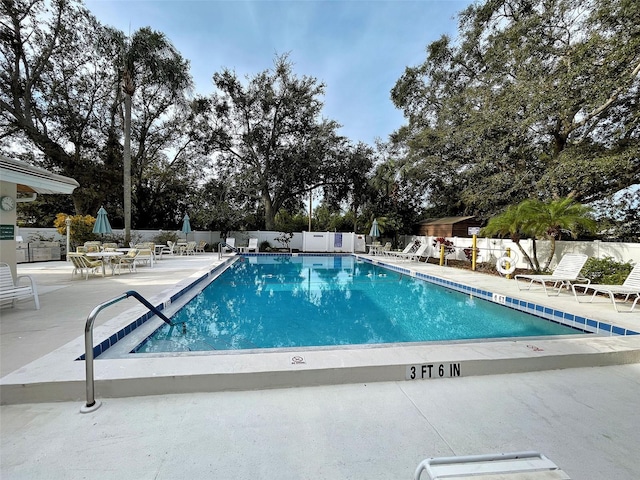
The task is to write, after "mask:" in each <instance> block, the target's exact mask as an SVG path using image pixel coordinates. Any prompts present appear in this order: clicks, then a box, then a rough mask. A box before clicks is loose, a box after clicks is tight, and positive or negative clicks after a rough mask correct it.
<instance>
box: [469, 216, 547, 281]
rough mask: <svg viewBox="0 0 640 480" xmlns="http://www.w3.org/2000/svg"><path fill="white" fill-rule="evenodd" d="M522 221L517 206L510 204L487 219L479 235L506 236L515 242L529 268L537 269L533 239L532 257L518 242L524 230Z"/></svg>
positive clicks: (538, 265) (538, 266) (538, 268)
mask: <svg viewBox="0 0 640 480" xmlns="http://www.w3.org/2000/svg"><path fill="white" fill-rule="evenodd" d="M524 222H525V219H524V218H523V217H522V215H521V213H520V211H519V208H518V207H517V206H515V205H510V206H509V207H507V209H506V210H505V211H504V212H502V213H501V214H500V215H496V216H494V217H491V218H490V219H489V222H488V223H487V225H486V227H484V228H483V229H482V231H481V235H488V236H493V235H497V236H499V237H501V238H504V237H506V236H508V237H509V239H510V240H511V241H512V242H513V243H515V244H516V246H517V247H518V250H520V253H521V254H522V257H523V258H524V259H525V260H526V261H527V263H528V264H529V266H530V267H531V269H532V270H535V271H539V270H540V264H539V263H538V257H537V255H536V244H535V239H534V241H533V257H531V256H529V254H528V253H527V252H526V250H525V249H524V248H523V247H522V244H521V243H520V241H521V240H522V235H523V233H524V230H525V229H524Z"/></svg>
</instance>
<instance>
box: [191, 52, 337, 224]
mask: <svg viewBox="0 0 640 480" xmlns="http://www.w3.org/2000/svg"><path fill="white" fill-rule="evenodd" d="M213 81H214V83H215V86H216V93H215V94H214V95H213V96H212V97H211V98H210V99H209V101H208V102H207V106H208V108H209V111H208V112H207V111H206V110H205V109H204V108H203V110H202V112H201V116H200V117H201V120H200V123H201V125H203V128H206V129H207V131H206V136H207V138H208V148H209V149H211V150H212V151H214V152H216V153H217V162H218V166H219V168H220V172H221V173H222V175H223V176H224V177H225V178H233V179H235V180H234V181H235V182H237V183H241V184H242V185H243V187H244V188H243V190H244V191H246V192H250V194H251V195H252V196H253V197H255V198H257V199H259V201H260V203H261V206H262V208H263V215H264V226H265V228H266V229H267V230H273V229H274V228H275V216H276V214H277V213H278V212H279V211H280V209H281V208H282V207H284V206H285V205H286V204H287V203H288V202H291V201H296V200H299V199H300V198H301V197H303V196H304V195H305V194H306V193H307V192H308V191H309V189H310V188H314V187H317V186H320V185H323V184H326V183H328V182H330V181H331V180H332V179H333V178H334V177H336V174H339V172H340V171H341V170H342V169H341V168H339V167H337V166H338V165H341V164H342V163H343V162H344V159H345V155H342V153H343V152H344V151H345V150H346V148H345V139H343V138H341V137H339V136H338V135H337V129H338V124H337V123H336V122H333V121H329V120H325V119H323V118H322V117H321V109H322V106H323V104H322V101H321V97H322V95H324V90H325V86H324V84H322V83H320V82H318V81H317V80H316V79H315V78H312V77H307V76H302V77H299V76H297V75H295V74H294V72H293V65H292V63H291V61H290V60H289V59H288V57H287V55H282V56H277V57H276V58H275V61H274V67H273V69H269V70H265V71H263V72H261V73H258V74H256V75H254V76H253V77H250V78H249V77H248V78H247V79H246V81H245V82H243V81H242V80H241V79H240V78H238V76H237V74H236V73H235V72H234V71H232V70H229V69H223V70H222V71H221V72H217V73H214V75H213ZM209 117H210V118H209Z"/></svg>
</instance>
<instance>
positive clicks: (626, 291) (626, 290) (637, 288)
mask: <svg viewBox="0 0 640 480" xmlns="http://www.w3.org/2000/svg"><path fill="white" fill-rule="evenodd" d="M576 287H577V288H584V292H583V295H586V294H587V290H593V295H592V296H591V299H590V300H589V302H593V299H594V298H596V295H597V294H598V293H604V294H607V295H609V298H610V299H611V303H613V308H614V309H615V311H616V312H619V311H620V310H618V305H617V303H616V297H615V296H616V295H624V296H625V297H624V301H625V302H626V301H627V300H629V297H631V296H632V295H635V297H636V298H635V300H634V301H633V305H631V310H629V312H632V311H633V309H634V308H636V305H637V304H638V301H640V263H636V266H635V267H633V269H632V270H631V272H629V275H628V276H627V278H626V279H625V280H624V282H623V283H622V285H604V284H600V285H598V284H592V283H586V284H583V283H575V284H573V285H571V288H572V289H573V295H574V296H575V297H576V301H577V302H580V300H578V294H577V293H576Z"/></svg>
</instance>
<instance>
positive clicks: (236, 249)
mask: <svg viewBox="0 0 640 480" xmlns="http://www.w3.org/2000/svg"><path fill="white" fill-rule="evenodd" d="M223 247H226V248H229V249H231V250H233V251H234V252H236V253H237V252H238V248H237V247H234V246H233V245H229V244H228V243H227V242H220V243H218V260H220V258H221V255H222V248H223Z"/></svg>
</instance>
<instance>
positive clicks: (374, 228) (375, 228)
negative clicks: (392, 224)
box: [369, 218, 380, 238]
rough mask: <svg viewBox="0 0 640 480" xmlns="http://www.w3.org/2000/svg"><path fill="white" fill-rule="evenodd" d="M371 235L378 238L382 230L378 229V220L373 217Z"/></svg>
mask: <svg viewBox="0 0 640 480" xmlns="http://www.w3.org/2000/svg"><path fill="white" fill-rule="evenodd" d="M369 236H370V237H373V238H376V237H379V236H380V230H379V229H378V220H377V219H375V218H374V219H373V224H372V225H371V230H370V231H369Z"/></svg>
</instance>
